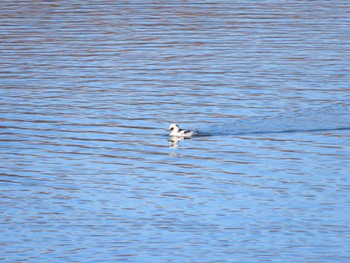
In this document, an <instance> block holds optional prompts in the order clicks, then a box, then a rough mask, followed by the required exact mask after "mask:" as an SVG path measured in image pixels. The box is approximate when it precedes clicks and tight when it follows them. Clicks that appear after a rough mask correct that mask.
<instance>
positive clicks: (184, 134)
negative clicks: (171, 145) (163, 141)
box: [168, 124, 197, 138]
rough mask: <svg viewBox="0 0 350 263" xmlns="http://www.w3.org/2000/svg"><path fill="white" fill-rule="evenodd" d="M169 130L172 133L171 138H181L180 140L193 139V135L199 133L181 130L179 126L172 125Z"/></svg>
mask: <svg viewBox="0 0 350 263" xmlns="http://www.w3.org/2000/svg"><path fill="white" fill-rule="evenodd" d="M168 130H169V131H170V136H172V137H180V138H191V137H192V136H193V135H195V134H196V133H197V132H196V131H190V130H183V129H180V128H179V125H177V124H170V126H169V129H168Z"/></svg>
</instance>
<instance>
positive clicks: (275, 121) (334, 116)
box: [196, 105, 350, 136]
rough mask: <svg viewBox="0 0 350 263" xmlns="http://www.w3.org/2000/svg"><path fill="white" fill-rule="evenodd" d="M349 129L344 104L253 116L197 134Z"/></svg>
mask: <svg viewBox="0 0 350 263" xmlns="http://www.w3.org/2000/svg"><path fill="white" fill-rule="evenodd" d="M349 129H350V111H349V108H348V107H346V106H344V105H337V106H333V107H327V108H321V109H313V110H310V109H309V110H306V111H295V112H287V113H284V114H282V115H277V116H273V117H271V116H269V117H255V118H254V117H250V118H247V119H240V120H236V121H231V122H226V123H225V124H218V125H212V126H209V127H203V128H199V129H196V131H197V136H219V135H243V134H246V135H249V134H255V133H258V134H259V133H276V132H278V133H283V132H284V133H285V132H322V131H330V132H331V131H336V130H349Z"/></svg>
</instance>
